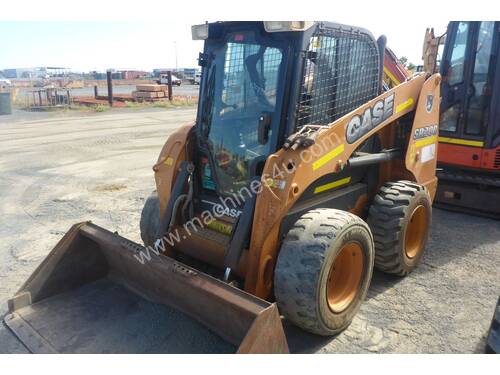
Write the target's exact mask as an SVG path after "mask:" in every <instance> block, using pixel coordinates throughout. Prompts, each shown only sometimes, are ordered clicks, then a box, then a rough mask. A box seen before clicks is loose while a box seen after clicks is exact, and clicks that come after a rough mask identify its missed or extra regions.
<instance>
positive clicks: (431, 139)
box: [415, 135, 437, 147]
mask: <svg viewBox="0 0 500 375" xmlns="http://www.w3.org/2000/svg"><path fill="white" fill-rule="evenodd" d="M436 142H437V135H433V136H432V137H426V138H422V139H419V140H418V141H416V142H415V146H417V147H424V146H428V145H431V144H433V143H436Z"/></svg>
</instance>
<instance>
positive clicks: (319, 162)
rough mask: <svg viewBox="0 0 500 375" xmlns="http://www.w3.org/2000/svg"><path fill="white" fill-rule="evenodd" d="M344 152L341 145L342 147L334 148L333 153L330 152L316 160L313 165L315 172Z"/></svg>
mask: <svg viewBox="0 0 500 375" xmlns="http://www.w3.org/2000/svg"><path fill="white" fill-rule="evenodd" d="M343 152H344V145H343V144H341V145H340V146H338V147H336V148H334V149H333V150H332V151H330V152H328V153H327V154H325V155H323V156H322V157H320V158H319V159H318V160H316V161H315V162H314V163H313V165H312V169H313V171H315V170H316V169H318V168H321V167H322V166H323V165H325V164H326V163H328V162H329V161H330V160H332V159H333V158H334V157H336V156H338V155H340V154H341V153H343Z"/></svg>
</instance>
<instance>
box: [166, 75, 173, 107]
mask: <svg viewBox="0 0 500 375" xmlns="http://www.w3.org/2000/svg"><path fill="white" fill-rule="evenodd" d="M167 82H168V83H167V85H168V100H170V101H172V72H171V71H170V70H169V71H168V72H167Z"/></svg>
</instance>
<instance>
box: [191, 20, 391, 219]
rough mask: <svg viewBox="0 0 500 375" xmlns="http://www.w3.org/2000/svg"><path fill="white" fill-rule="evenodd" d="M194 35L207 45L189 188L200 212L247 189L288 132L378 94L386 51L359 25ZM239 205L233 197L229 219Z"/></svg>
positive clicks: (217, 29)
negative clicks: (192, 187) (193, 174)
mask: <svg viewBox="0 0 500 375" xmlns="http://www.w3.org/2000/svg"><path fill="white" fill-rule="evenodd" d="M192 31H193V39H202V40H204V41H205V43H204V50H203V53H200V57H199V64H200V66H201V67H202V77H201V86H200V100H199V104H198V113H197V119H196V127H195V129H196V130H195V136H196V142H197V146H198V150H199V151H198V152H199V155H198V156H197V157H196V160H195V164H196V168H195V169H196V171H197V176H196V177H197V180H198V183H197V184H195V185H196V186H197V188H198V189H200V191H199V193H200V194H199V195H198V196H200V197H201V199H200V202H198V203H199V204H201V206H202V208H204V209H208V208H209V206H210V205H213V204H215V203H216V202H220V201H221V199H224V197H231V196H235V195H239V194H241V191H242V190H244V189H248V187H249V185H250V182H251V181H252V179H254V178H256V177H258V176H260V174H261V173H262V169H263V167H264V163H265V161H266V160H267V158H268V156H269V155H270V154H272V153H274V152H276V151H277V150H278V149H279V148H281V147H282V145H283V144H284V142H285V140H286V139H287V137H288V136H290V135H291V134H293V133H295V132H297V131H298V130H300V129H301V128H302V127H304V126H307V125H328V124H330V123H331V122H333V121H335V120H337V119H338V118H340V117H342V116H343V115H345V114H347V113H349V112H350V111H352V110H353V109H355V108H357V107H358V106H359V105H361V104H363V103H365V102H367V101H368V100H370V99H372V98H374V97H376V96H377V95H378V94H379V93H380V92H381V71H382V69H381V66H382V64H381V61H382V58H383V51H384V48H383V47H385V45H384V46H383V47H382V48H380V46H379V45H378V44H377V41H376V40H375V39H374V38H373V36H372V35H371V34H370V33H369V32H368V31H366V30H364V29H359V28H354V27H350V26H349V27H348V26H343V25H339V24H334V23H313V22H304V21H280V22H278V21H277V22H216V23H210V24H204V25H197V26H193V28H192ZM383 41H384V42H385V39H383ZM380 43H381V42H380ZM379 50H381V51H382V53H380V52H379ZM242 209H243V202H238V201H237V202H236V203H235V207H234V210H228V211H227V215H226V216H229V221H234V220H232V219H236V218H237V217H238V216H239V214H240V213H241V211H242Z"/></svg>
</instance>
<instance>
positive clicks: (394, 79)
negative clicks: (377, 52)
mask: <svg viewBox="0 0 500 375" xmlns="http://www.w3.org/2000/svg"><path fill="white" fill-rule="evenodd" d="M384 73H385V74H386V75H387V77H389V78H390V80H391V81H392V82H393V83H395V86H397V85H399V84H400V83H401V82H400V81H399V80H398V79H397V78H396V77H394V74H392V73H391V72H390V70H389V69H387V68H386V67H385V66H384Z"/></svg>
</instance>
